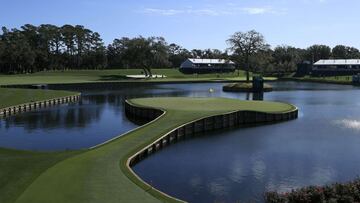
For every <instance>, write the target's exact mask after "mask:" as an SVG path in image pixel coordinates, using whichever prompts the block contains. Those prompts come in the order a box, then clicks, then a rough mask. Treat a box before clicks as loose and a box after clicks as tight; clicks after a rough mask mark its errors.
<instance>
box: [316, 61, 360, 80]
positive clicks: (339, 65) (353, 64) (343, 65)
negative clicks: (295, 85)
mask: <svg viewBox="0 0 360 203" xmlns="http://www.w3.org/2000/svg"><path fill="white" fill-rule="evenodd" d="M358 73H360V59H327V60H319V61H317V62H316V63H314V64H313V66H312V68H311V73H310V74H311V75H313V76H340V75H354V74H358Z"/></svg>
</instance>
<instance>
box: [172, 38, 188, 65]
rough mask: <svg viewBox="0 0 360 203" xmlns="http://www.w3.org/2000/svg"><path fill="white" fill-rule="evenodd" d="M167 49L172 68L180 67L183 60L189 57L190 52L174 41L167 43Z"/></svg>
mask: <svg viewBox="0 0 360 203" xmlns="http://www.w3.org/2000/svg"><path fill="white" fill-rule="evenodd" d="M168 50H169V61H170V63H171V66H172V67H173V68H178V67H180V65H181V63H182V62H183V61H185V60H186V59H187V58H189V57H191V53H190V52H189V51H188V50H187V49H185V48H183V47H181V46H180V45H177V44H174V43H172V44H170V45H169V47H168Z"/></svg>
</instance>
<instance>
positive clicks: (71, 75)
mask: <svg viewBox="0 0 360 203" xmlns="http://www.w3.org/2000/svg"><path fill="white" fill-rule="evenodd" d="M152 72H153V74H154V75H155V74H157V75H165V76H166V78H155V79H150V80H130V79H127V78H126V75H139V74H142V70H141V69H107V70H68V71H47V72H38V73H34V74H20V75H0V85H13V84H63V83H89V82H91V83H94V82H121V81H137V82H142V81H147V82H159V81H163V82H167V81H207V80H219V79H221V80H245V72H244V71H240V72H239V75H238V72H237V71H236V72H234V73H224V74H217V73H215V74H200V75H195V74H194V75H185V74H182V73H181V72H179V71H178V70H177V69H152ZM268 79H273V78H268Z"/></svg>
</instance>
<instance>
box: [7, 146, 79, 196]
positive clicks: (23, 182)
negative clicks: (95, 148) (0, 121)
mask: <svg viewBox="0 0 360 203" xmlns="http://www.w3.org/2000/svg"><path fill="white" fill-rule="evenodd" d="M78 153H80V151H77V152H75V151H69V152H56V153H40V152H29V151H18V150H10V149H1V148H0V202H2V203H10V202H15V201H16V199H17V197H18V196H19V195H20V194H21V193H23V192H24V190H25V189H26V188H27V187H28V186H29V185H30V184H31V183H32V182H33V181H34V180H35V179H36V178H37V177H38V176H39V175H40V174H42V173H43V172H44V171H45V170H47V169H48V168H50V167H52V166H54V165H55V164H56V163H58V162H59V161H62V160H64V159H66V158H69V157H71V156H73V155H75V154H78Z"/></svg>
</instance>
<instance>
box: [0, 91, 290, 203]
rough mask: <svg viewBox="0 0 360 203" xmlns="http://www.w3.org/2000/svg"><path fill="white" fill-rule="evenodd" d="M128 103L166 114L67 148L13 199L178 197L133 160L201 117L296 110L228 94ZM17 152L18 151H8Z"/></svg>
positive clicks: (166, 199) (165, 199)
mask: <svg viewBox="0 0 360 203" xmlns="http://www.w3.org/2000/svg"><path fill="white" fill-rule="evenodd" d="M128 102H129V103H130V104H131V105H134V106H143V107H147V108H155V109H161V110H163V111H164V114H162V116H160V117H158V118H157V119H155V120H153V121H152V122H150V123H148V124H145V125H143V126H141V127H139V128H137V129H134V130H132V131H130V132H128V133H126V134H124V135H122V136H119V137H118V138H116V139H113V140H112V141H111V142H108V143H106V144H103V145H99V146H98V147H95V148H93V149H89V150H84V151H80V152H78V153H75V152H67V153H69V154H66V153H65V155H64V156H63V157H64V158H62V157H61V158H59V160H58V161H57V163H56V164H54V163H51V164H48V165H47V166H48V168H47V169H46V170H42V173H41V174H39V175H38V176H37V177H36V178H34V180H33V181H32V182H31V183H27V185H26V188H24V189H23V190H22V191H23V192H21V193H19V192H18V193H16V194H15V193H14V195H17V196H16V197H12V198H8V200H9V199H16V202H36V203H38V202H177V201H178V200H176V199H173V198H171V197H169V196H166V195H164V194H163V193H161V192H159V191H157V190H156V189H153V188H151V187H149V186H148V185H147V184H146V183H144V182H143V181H142V180H140V179H138V178H137V176H136V175H135V174H134V173H133V172H132V170H131V169H130V168H129V167H128V165H127V163H128V159H129V158H130V157H131V156H133V155H134V154H135V153H137V152H138V151H139V150H141V149H143V148H144V147H145V146H147V145H149V144H150V143H152V142H153V141H155V140H156V139H158V138H159V137H161V136H162V135H164V134H166V133H167V132H169V131H171V130H172V129H174V128H176V127H178V126H180V125H182V124H184V123H188V122H190V121H193V120H196V119H199V118H204V117H209V116H214V115H219V114H224V113H229V112H233V111H239V110H248V111H259V112H268V113H283V112H289V111H293V110H295V109H296V107H294V106H292V105H290V104H284V103H277V102H260V101H240V100H234V99H225V98H182V97H176V98H146V99H132V100H129V101H128ZM13 153H18V152H17V151H13V152H12V153H10V152H9V153H8V154H10V155H11V154H13ZM70 153H72V154H70ZM70 156H71V157H70ZM10 157H11V156H10ZM67 157H69V158H67ZM54 162H56V161H55V160H54ZM13 165H14V166H16V164H13ZM0 174H1V173H0ZM19 178H21V177H19ZM3 189H4V188H3ZM5 189H6V188H5ZM9 202H10V201H9Z"/></svg>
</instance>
